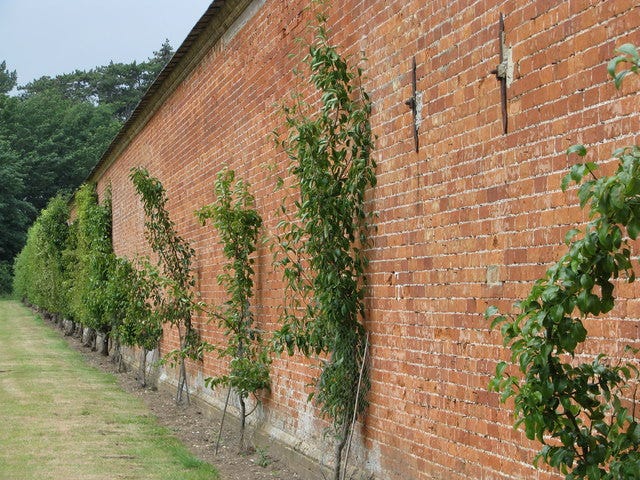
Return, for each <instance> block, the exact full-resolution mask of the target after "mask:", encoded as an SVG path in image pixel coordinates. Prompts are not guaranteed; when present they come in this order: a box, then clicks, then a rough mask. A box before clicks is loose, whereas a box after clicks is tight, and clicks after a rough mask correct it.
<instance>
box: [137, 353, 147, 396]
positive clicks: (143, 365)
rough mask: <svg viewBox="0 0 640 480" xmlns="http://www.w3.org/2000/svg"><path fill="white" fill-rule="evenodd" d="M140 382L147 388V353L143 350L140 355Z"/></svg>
mask: <svg viewBox="0 0 640 480" xmlns="http://www.w3.org/2000/svg"><path fill="white" fill-rule="evenodd" d="M138 380H139V381H140V386H141V387H142V388H145V387H146V386H147V351H146V350H145V349H144V348H143V349H142V350H141V355H140V371H139V372H138Z"/></svg>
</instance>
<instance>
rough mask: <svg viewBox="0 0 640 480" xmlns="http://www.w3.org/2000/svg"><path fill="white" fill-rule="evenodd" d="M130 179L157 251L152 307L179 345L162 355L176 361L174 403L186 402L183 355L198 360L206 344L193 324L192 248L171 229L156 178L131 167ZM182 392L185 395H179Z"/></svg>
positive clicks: (197, 307) (149, 238) (164, 197)
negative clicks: (157, 291)
mask: <svg viewBox="0 0 640 480" xmlns="http://www.w3.org/2000/svg"><path fill="white" fill-rule="evenodd" d="M130 177H131V180H132V181H133V184H134V185H135V188H136V190H137V192H138V194H139V196H140V198H141V199H142V204H143V207H144V212H145V215H146V219H145V236H146V238H147V241H148V242H149V246H150V247H151V250H152V251H153V252H154V253H155V254H156V255H157V260H158V269H157V276H156V278H155V281H157V282H158V285H159V287H160V294H159V295H157V296H154V298H152V300H153V309H154V310H155V312H156V314H157V315H159V318H161V319H162V321H163V322H166V323H169V324H170V325H171V326H172V327H175V328H176V329H177V332H178V338H179V343H180V346H179V348H177V349H175V350H173V351H171V352H169V353H168V354H167V355H165V357H164V359H165V360H166V361H169V362H170V363H172V364H178V366H179V377H178V390H177V392H176V403H181V402H182V401H183V400H185V399H186V401H187V402H189V386H188V383H187V371H186V364H185V359H187V358H189V359H191V360H201V359H202V356H203V352H204V349H206V347H207V346H206V344H205V343H203V342H202V341H201V339H200V336H199V334H198V332H197V331H196V330H195V328H194V327H193V323H192V318H193V314H194V313H195V312H196V311H198V310H202V304H201V303H200V302H198V301H196V297H195V293H194V287H195V279H194V277H193V274H192V271H191V262H192V259H193V256H194V254H195V252H194V251H193V249H192V248H191V247H190V246H189V244H188V243H187V241H186V240H184V239H183V238H182V237H181V236H180V235H178V232H177V231H176V229H175V225H174V223H173V221H172V220H171V219H170V218H169V213H168V212H167V209H166V203H167V194H166V191H165V189H164V187H163V185H162V183H161V182H160V180H158V179H157V178H155V177H152V176H151V175H150V174H149V172H148V171H147V170H146V169H144V168H134V169H132V170H131V175H130ZM183 392H184V393H185V394H186V397H183V396H182V395H183Z"/></svg>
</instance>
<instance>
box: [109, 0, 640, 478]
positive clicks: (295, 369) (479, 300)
mask: <svg viewBox="0 0 640 480" xmlns="http://www.w3.org/2000/svg"><path fill="white" fill-rule="evenodd" d="M334 3H335V4H336V5H339V8H335V9H332V10H330V15H329V21H328V24H329V26H330V27H331V28H332V31H333V34H332V37H331V38H332V40H333V41H334V42H335V43H337V44H339V45H341V46H344V48H343V51H344V52H346V53H348V54H352V55H353V56H354V58H355V59H357V58H359V55H360V52H364V55H365V56H366V58H367V60H366V61H365V62H363V64H362V66H363V67H364V70H365V74H366V77H367V80H366V85H365V87H366V89H367V90H368V92H369V93H370V94H371V98H372V100H373V103H374V114H373V119H372V120H373V127H374V132H375V134H376V135H377V137H378V139H377V141H376V145H377V149H376V152H375V158H376V161H377V162H378V168H377V176H378V185H377V187H375V188H374V189H372V191H371V192H370V208H371V209H372V210H374V211H375V212H376V213H377V220H376V223H377V233H376V235H375V237H374V247H373V248H372V249H371V251H370V258H371V260H372V262H371V266H370V273H369V279H370V285H371V288H370V296H369V298H368V299H367V305H368V307H369V308H368V318H367V328H368V329H369V330H370V331H371V333H372V336H371V341H372V346H371V353H372V356H373V359H372V362H371V376H372V389H371V394H370V402H371V406H370V408H369V410H368V414H367V418H366V421H365V425H364V426H363V428H362V432H361V433H362V437H361V439H360V442H361V445H360V447H361V448H359V449H358V451H359V455H361V459H362V461H363V462H366V465H367V468H369V469H370V470H372V471H373V472H375V473H376V474H377V475H378V477H379V478H389V479H407V478H415V479H431V478H434V479H448V480H456V479H460V480H462V479H469V478H472V479H489V478H490V479H503V478H504V479H506V478H523V479H524V478H527V479H530V478H540V479H543V478H558V477H555V476H553V475H552V474H544V473H541V472H538V471H536V470H535V469H533V467H531V466H530V463H531V460H532V458H533V456H534V452H535V450H534V449H532V447H531V446H530V445H529V444H528V443H527V442H526V439H525V438H524V435H523V434H521V433H520V432H519V431H514V430H513V429H512V427H511V423H512V421H511V416H510V415H511V414H510V410H509V409H508V408H505V407H503V406H501V405H500V404H499V401H498V397H497V395H495V394H492V393H487V391H486V386H487V383H488V381H489V379H490V376H491V374H492V372H493V371H494V369H495V365H496V362H497V361H498V360H500V359H505V358H508V355H509V354H508V351H506V350H505V349H504V348H502V346H501V339H500V337H499V335H498V334H497V333H496V332H490V331H489V330H488V325H487V322H486V321H485V319H484V318H483V315H482V312H483V311H484V310H485V308H486V307H487V306H488V305H490V304H496V305H498V306H499V307H501V308H502V309H503V310H508V309H509V308H510V306H511V304H512V303H513V302H514V301H515V300H516V299H518V298H520V297H522V296H524V295H525V294H526V293H527V290H528V288H529V287H530V286H531V283H532V281H533V280H534V279H536V278H537V277H539V276H540V275H542V274H543V273H544V270H545V268H546V266H548V265H549V263H550V262H551V261H553V259H555V258H557V256H558V255H559V254H560V253H561V252H562V251H563V243H562V242H563V238H564V233H565V232H566V231H567V230H568V229H569V228H571V227H573V226H575V224H576V222H580V221H582V220H584V215H583V213H582V212H581V211H580V210H579V209H578V208H577V206H576V198H575V192H574V191H570V192H568V193H562V192H561V190H560V188H559V186H560V180H561V178H562V176H563V175H564V174H565V173H566V172H567V170H568V168H569V166H570V164H571V162H573V161H575V160H576V159H575V158H568V157H567V156H566V155H565V154H564V151H565V150H566V148H567V147H569V146H570V145H572V144H574V143H578V142H584V143H586V144H587V145H588V146H589V147H590V154H589V155H590V157H589V158H590V159H603V158H609V156H610V153H611V151H612V150H613V149H614V148H615V147H616V146H621V145H626V144H632V143H637V141H638V138H637V132H638V131H640V116H639V115H638V113H637V111H636V109H637V93H638V85H640V83H639V80H638V79H637V78H632V79H630V80H629V81H628V82H627V85H626V86H625V88H624V89H623V90H622V91H616V90H615V89H614V87H613V85H612V83H611V82H610V81H609V79H608V78H607V74H606V67H605V64H606V62H607V61H608V59H610V58H611V57H612V55H613V51H614V48H615V47H616V46H618V45H621V44H623V43H625V42H635V43H636V44H638V43H640V9H639V8H638V7H637V6H636V2H635V1H632V0H628V1H625V0H609V1H594V0H592V1H579V0H571V1H559V2H549V1H541V0H537V1H529V0H527V1H525V0H518V1H516V0H513V1H504V2H497V1H491V0H478V1H475V2H462V1H430V2H425V1H424V0H398V1H390V0H359V1H356V0H347V1H343V2H334ZM306 4H307V2H306V1H287V2H283V1H281V0H268V1H267V2H266V4H265V5H264V6H263V7H262V8H261V9H260V10H259V11H258V12H257V14H256V15H255V16H254V17H253V18H251V19H250V20H249V21H248V23H247V24H246V25H245V26H244V27H243V28H242V29H241V30H240V31H239V33H238V34H237V35H236V36H235V37H233V38H232V39H230V40H229V41H228V42H227V43H226V44H225V45H219V46H217V47H216V48H214V49H213V50H212V51H211V52H210V53H209V54H207V55H206V57H205V58H204V60H203V61H202V63H201V64H200V65H199V66H198V67H197V68H196V69H195V70H194V71H193V72H192V74H191V75H189V77H188V78H187V79H186V80H185V81H184V82H183V83H182V84H181V85H180V86H179V87H178V88H177V90H176V91H175V92H174V93H173V94H172V95H171V96H170V98H169V99H168V100H167V101H166V102H165V103H164V104H163V106H162V107H161V108H160V110H159V111H158V112H157V113H156V114H155V115H154V116H153V117H152V118H151V120H150V122H149V123H148V125H147V126H146V127H145V129H144V130H143V131H142V132H140V133H139V134H138V135H137V137H136V138H135V139H134V140H133V141H132V143H131V144H130V145H129V147H128V148H127V149H126V150H125V151H124V152H123V154H122V155H121V156H120V158H119V159H118V161H117V162H116V163H115V164H113V165H112V166H111V167H110V168H109V169H108V170H107V171H106V172H104V174H103V175H102V176H101V178H100V186H101V188H104V187H105V186H106V185H107V184H111V185H112V190H113V208H114V245H115V248H116V251H117V253H119V254H121V255H127V256H133V255H135V254H136V253H137V252H145V251H146V247H145V241H144V237H143V225H142V224H143V213H142V208H141V206H140V204H139V202H138V200H137V199H136V198H135V194H134V191H133V187H132V185H131V183H130V182H129V181H128V173H129V170H130V168H131V167H133V166H136V165H144V166H146V167H147V168H148V169H149V170H150V172H151V173H152V174H153V175H155V176H157V177H159V178H160V179H161V180H162V182H163V183H164V185H165V187H166V188H167V191H168V194H169V197H170V202H169V208H170V211H171V215H172V218H173V219H174V220H175V222H176V224H177V227H178V229H179V231H180V233H181V234H182V235H183V236H184V237H185V238H186V239H187V240H188V241H190V242H191V245H192V246H193V247H194V248H195V249H196V252H197V262H196V266H197V274H198V282H199V288H200V291H201V293H202V295H203V298H204V300H205V301H207V302H211V303H220V302H222V301H223V299H224V296H223V292H222V290H221V288H220V287H219V286H218V285H217V283H216V275H217V274H218V273H219V272H220V268H221V265H222V262H223V260H222V257H221V254H220V246H219V244H218V239H217V237H216V234H215V232H214V230H213V229H212V228H211V227H201V226H199V225H198V224H197V222H196V219H195V217H194V215H193V211H194V210H195V209H197V208H199V207H201V206H202V205H204V204H206V203H210V202H211V201H212V200H213V179H214V177H215V175H216V173H217V172H218V171H219V170H220V169H221V168H222V167H223V166H224V165H228V166H229V167H230V168H233V169H235V170H236V172H237V174H238V176H240V177H242V178H243V179H245V180H247V181H249V182H250V183H251V185H252V191H253V193H254V195H255V196H256V201H257V207H258V209H259V211H260V212H261V214H262V215H263V217H264V220H265V234H266V235H267V236H268V235H269V234H270V233H272V232H273V231H274V228H275V225H276V222H277V219H276V218H275V217H274V211H275V209H276V207H277V205H278V201H279V199H278V197H277V195H274V185H275V183H274V178H273V176H272V174H271V173H270V172H269V171H268V169H267V168H266V166H267V165H272V164H275V165H283V164H284V162H285V158H284V156H283V154H282V152H279V151H278V150H277V149H276V148H275V147H274V145H273V142H272V139H271V136H270V132H271V131H272V130H273V129H274V128H277V127H278V126H279V125H281V124H282V117H281V116H280V115H279V114H278V111H277V108H275V107H274V104H275V103H278V102H281V101H283V100H286V98H287V97H288V95H289V93H290V92H291V91H292V90H293V89H295V88H297V87H298V85H297V84H296V82H295V81H294V77H293V75H292V74H291V70H292V68H293V67H294V66H296V65H297V64H296V62H295V60H292V59H290V58H289V57H288V54H289V53H291V52H297V51H298V46H297V45H296V44H295V42H294V39H295V38H296V37H298V36H300V35H303V34H304V33H305V30H304V26H305V24H306V22H307V21H308V20H309V19H310V17H309V15H308V13H305V12H303V11H302V9H303V7H304V6H305V5H306ZM499 12H503V13H504V15H505V29H506V43H507V45H508V46H510V47H511V48H512V54H513V62H514V79H513V83H512V85H511V86H510V88H509V91H508V98H509V103H508V110H509V122H510V132H509V133H508V134H507V135H503V134H502V120H501V118H502V117H501V108H500V90H499V84H498V82H497V81H496V78H495V76H494V75H492V74H491V73H490V71H491V70H492V69H494V68H495V67H496V65H497V63H499V55H498V51H499V50H498V49H499V45H498V41H497V38H498V17H499ZM414 55H415V57H416V61H417V73H418V79H417V80H418V81H417V87H418V90H419V91H420V92H421V94H422V96H423V98H422V99H423V109H422V122H421V126H420V134H419V138H420V145H421V147H420V152H419V153H418V154H416V153H415V152H414V146H413V137H412V130H411V128H412V127H411V124H412V117H411V113H410V111H409V109H408V107H407V106H406V105H405V104H404V101H405V100H406V99H407V98H409V97H410V95H411V77H410V69H411V59H412V57H413V56H414ZM258 253H259V255H258V259H257V265H256V287H257V291H256V297H255V301H254V304H255V307H256V312H257V314H258V315H257V318H258V321H259V322H260V323H261V324H262V325H263V326H264V328H266V329H268V330H271V329H273V328H275V327H276V322H277V312H278V306H279V305H280V302H281V297H282V290H281V286H282V282H281V281H280V279H279V275H278V272H275V271H274V270H273V268H272V266H271V255H270V253H269V251H268V248H267V247H262V248H261V249H260V250H259V252H258ZM620 292H621V294H622V297H623V298H622V300H621V301H620V303H619V307H617V308H616V309H615V310H614V312H612V314H611V315H610V316H609V318H608V319H607V320H606V321H601V320H598V321H591V322H589V323H588V326H589V330H590V333H591V334H592V340H591V344H590V346H589V347H588V349H589V350H592V351H606V352H611V353H614V354H615V353H618V352H620V351H621V349H622V346H623V345H624V344H626V343H633V344H635V345H636V346H638V344H639V341H638V338H639V335H638V325H639V323H638V314H639V312H640V309H639V305H638V300H637V299H636V298H634V297H635V289H634V287H632V286H631V287H623V288H621V290H620ZM201 328H202V331H203V332H204V333H205V336H206V337H207V338H208V339H209V340H210V341H212V342H222V341H223V338H222V336H221V335H220V332H218V330H217V329H216V328H215V326H214V325H204V324H203V325H202V327H201ZM174 341H175V338H173V337H172V336H171V335H169V334H168V335H167V336H166V340H165V343H164V344H163V349H165V350H166V349H168V348H172V347H171V343H172V342H174ZM310 365H313V362H310V361H307V360H305V359H301V358H299V357H293V358H287V357H282V358H281V359H276V361H275V362H274V365H273V375H272V378H273V388H272V392H271V394H270V395H269V396H268V397H267V398H265V405H266V407H265V408H266V410H265V411H266V412H267V413H266V417H265V418H266V419H267V421H268V422H269V424H270V425H271V428H272V431H273V432H275V431H278V430H282V431H285V432H287V433H289V434H291V435H293V436H295V437H297V438H298V439H299V441H301V442H302V445H307V449H308V451H309V452H313V451H314V448H315V449H316V450H315V452H316V453H317V452H320V451H321V447H320V446H321V444H322V442H323V440H322V431H321V430H320V429H321V428H322V427H323V426H324V424H323V423H322V422H319V421H318V420H317V418H316V416H315V413H316V412H314V411H313V409H312V408H310V407H309V406H308V405H307V403H306V392H307V391H308V389H307V387H306V385H307V384H308V383H310V382H311V380H312V378H313V375H314V374H315V371H314V369H313V368H312V367H310ZM223 368H224V366H223V363H221V362H220V361H219V360H218V359H217V358H215V356H210V357H207V359H206V360H205V361H204V364H203V365H201V366H197V365H192V366H191V370H192V371H195V370H196V369H201V370H202V372H203V374H204V375H205V376H207V375H215V374H217V373H219V372H220V371H221V370H222V369H223ZM534 447H535V446H534ZM303 449H304V448H303ZM317 455H318V456H320V453H317ZM362 455H364V457H362ZM325 458H328V457H326V456H325Z"/></svg>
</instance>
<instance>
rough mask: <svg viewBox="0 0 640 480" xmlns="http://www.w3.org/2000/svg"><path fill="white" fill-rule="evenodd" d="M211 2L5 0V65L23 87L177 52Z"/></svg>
mask: <svg viewBox="0 0 640 480" xmlns="http://www.w3.org/2000/svg"><path fill="white" fill-rule="evenodd" d="M210 3H211V0H0V62H2V60H6V62H7V68H8V69H9V70H11V71H13V70H17V72H18V85H24V84H26V83H28V82H30V81H31V80H33V79H35V78H39V77H41V76H43V75H49V76H55V75H58V74H61V73H70V72H73V71H74V70H76V69H80V70H88V69H91V68H93V67H96V66H100V65H106V64H108V63H109V61H111V60H113V61H114V62H126V63H128V62H132V61H133V60H136V61H143V60H146V59H147V58H148V57H150V56H151V55H153V52H154V51H155V50H158V49H159V48H160V46H161V45H162V43H163V42H164V40H165V39H169V42H170V43H171V46H172V47H173V49H174V50H176V49H177V48H178V47H179V46H180V44H181V43H182V41H183V40H184V39H185V37H186V36H187V34H188V33H189V32H190V31H191V28H193V26H194V25H195V24H196V22H197V21H198V19H199V18H200V17H201V16H202V14H203V13H204V12H205V10H206V9H207V7H208V6H209V4H210Z"/></svg>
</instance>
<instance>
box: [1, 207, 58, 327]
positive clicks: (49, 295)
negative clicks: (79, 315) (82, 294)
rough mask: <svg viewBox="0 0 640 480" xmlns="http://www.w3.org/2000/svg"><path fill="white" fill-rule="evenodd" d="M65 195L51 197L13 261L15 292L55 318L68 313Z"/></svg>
mask: <svg viewBox="0 0 640 480" xmlns="http://www.w3.org/2000/svg"><path fill="white" fill-rule="evenodd" d="M68 220H69V205H68V199H67V197H66V196H63V195H58V196H56V197H54V198H52V199H51V200H50V201H49V203H48V204H47V207H46V208H45V209H44V210H42V212H40V215H39V216H38V218H37V219H36V221H35V223H34V224H33V225H32V226H31V228H30V229H29V233H28V234H27V243H26V245H25V247H24V248H23V249H22V251H21V252H20V254H19V255H18V257H17V258H16V262H15V277H14V283H13V288H14V292H15V293H16V295H18V296H19V297H20V298H22V299H23V300H24V301H26V302H28V303H30V304H32V305H35V306H37V307H39V308H41V309H42V310H44V311H45V312H47V313H48V314H50V315H53V316H55V317H57V318H59V317H64V316H68V315H69V314H70V311H69V297H68V286H69V284H68V271H69V268H68V265H67V263H66V261H65V255H64V252H65V250H66V249H67V242H68V239H69V225H68Z"/></svg>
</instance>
